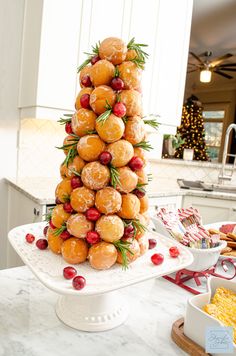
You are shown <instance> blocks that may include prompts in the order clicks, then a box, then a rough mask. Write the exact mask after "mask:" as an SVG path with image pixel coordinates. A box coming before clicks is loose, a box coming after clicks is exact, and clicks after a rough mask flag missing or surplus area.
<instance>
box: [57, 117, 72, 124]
mask: <svg viewBox="0 0 236 356" xmlns="http://www.w3.org/2000/svg"><path fill="white" fill-rule="evenodd" d="M57 122H59V124H60V125H65V124H67V122H71V117H69V118H64V117H61V118H60V120H57Z"/></svg>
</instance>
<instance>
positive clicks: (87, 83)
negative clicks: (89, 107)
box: [81, 75, 92, 87]
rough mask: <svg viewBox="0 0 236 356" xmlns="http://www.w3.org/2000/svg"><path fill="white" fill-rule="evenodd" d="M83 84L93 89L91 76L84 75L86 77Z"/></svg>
mask: <svg viewBox="0 0 236 356" xmlns="http://www.w3.org/2000/svg"><path fill="white" fill-rule="evenodd" d="M81 84H82V85H83V86H84V87H91V85H92V82H91V79H90V76H89V75H84V76H83V77H82V78H81Z"/></svg>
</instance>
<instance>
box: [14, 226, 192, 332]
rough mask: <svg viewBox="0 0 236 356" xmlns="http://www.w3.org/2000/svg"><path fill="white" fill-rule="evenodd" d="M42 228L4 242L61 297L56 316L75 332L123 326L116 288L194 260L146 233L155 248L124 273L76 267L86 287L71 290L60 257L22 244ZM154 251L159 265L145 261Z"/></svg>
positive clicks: (17, 231)
mask: <svg viewBox="0 0 236 356" xmlns="http://www.w3.org/2000/svg"><path fill="white" fill-rule="evenodd" d="M44 226H45V223H35V224H29V225H23V226H19V227H16V228H14V229H13V230H11V231H10V232H9V234H8V238H9V241H10V243H11V245H12V246H13V248H14V249H15V250H16V252H17V253H18V254H19V256H20V257H21V258H22V260H23V261H24V263H25V264H26V265H27V266H28V267H29V268H30V269H31V270H32V272H33V273H34V274H35V275H36V277H37V278H38V279H39V280H40V281H41V282H42V283H43V284H44V285H45V286H46V287H48V288H50V289H51V290H53V291H55V292H57V293H59V294H62V295H63V296H61V297H60V298H59V301H58V303H57V306H56V313H57V315H58V317H59V318H60V319H61V320H62V321H63V322H64V323H65V324H67V325H69V326H71V327H73V328H76V329H79V330H85V331H103V330H109V329H111V328H114V327H116V326H118V325H120V324H122V323H123V322H124V321H125V319H126V318H127V310H128V309H127V306H126V301H124V300H123V299H122V296H121V295H119V294H118V292H117V290H118V289H120V288H123V287H128V286H129V285H131V284H135V283H139V282H142V281H145V280H147V279H151V278H158V277H161V276H163V275H166V274H170V273H172V272H175V271H178V270H180V269H183V268H186V267H187V266H188V265H189V264H191V263H192V261H193V257H192V254H191V253H190V252H189V250H188V249H187V248H185V247H184V246H183V245H181V244H179V243H178V242H176V241H174V240H172V239H167V238H166V237H164V236H162V235H160V234H158V233H154V232H147V234H148V237H149V238H156V239H157V241H158V243H157V246H156V248H155V249H152V250H149V251H148V252H147V253H146V254H145V255H144V256H142V257H140V258H139V259H138V260H136V261H135V262H134V263H132V264H131V265H130V267H129V269H128V270H126V271H124V270H123V269H122V267H121V266H120V265H118V264H116V265H115V266H113V267H112V268H110V269H109V270H105V271H97V270H94V269H92V268H91V267H90V265H89V264H88V262H86V263H83V264H80V265H75V268H76V269H77V271H78V275H82V276H83V277H85V278H86V283H87V284H86V286H85V288H84V289H82V290H80V291H78V290H75V289H74V288H73V287H72V283H71V281H68V280H65V279H64V278H63V275H62V271H63V268H64V267H66V266H68V263H66V262H65V261H64V260H63V259H62V257H61V256H59V255H55V254H54V253H52V252H51V251H50V250H49V249H47V250H43V251H42V250H39V249H38V248H37V247H36V246H35V244H28V243H27V242H26V241H25V235H26V234H27V233H32V234H33V235H35V237H36V239H38V238H40V237H42V235H43V234H42V231H43V228H44ZM171 246H177V247H178V248H179V251H180V256H179V257H178V258H171V257H170V256H169V251H168V250H169V248H170V247H171ZM155 252H159V253H162V254H163V255H164V257H165V259H164V262H163V264H162V265H159V266H155V265H153V264H152V262H151V260H150V257H151V255H152V254H154V253H155Z"/></svg>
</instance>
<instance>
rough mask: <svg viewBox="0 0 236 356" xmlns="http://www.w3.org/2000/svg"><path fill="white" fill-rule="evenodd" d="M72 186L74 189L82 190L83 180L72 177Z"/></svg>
mask: <svg viewBox="0 0 236 356" xmlns="http://www.w3.org/2000/svg"><path fill="white" fill-rule="evenodd" d="M70 184H71V188H72V189H76V188H80V187H82V186H83V182H82V180H81V178H80V177H78V176H76V177H72V178H71V181H70Z"/></svg>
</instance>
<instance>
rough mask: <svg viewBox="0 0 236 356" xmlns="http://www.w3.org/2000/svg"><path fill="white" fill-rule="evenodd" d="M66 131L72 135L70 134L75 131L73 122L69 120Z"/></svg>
mask: <svg viewBox="0 0 236 356" xmlns="http://www.w3.org/2000/svg"><path fill="white" fill-rule="evenodd" d="M65 131H66V133H68V135H70V134H72V133H73V130H72V126H71V122H67V123H66V126H65Z"/></svg>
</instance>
